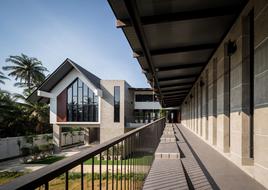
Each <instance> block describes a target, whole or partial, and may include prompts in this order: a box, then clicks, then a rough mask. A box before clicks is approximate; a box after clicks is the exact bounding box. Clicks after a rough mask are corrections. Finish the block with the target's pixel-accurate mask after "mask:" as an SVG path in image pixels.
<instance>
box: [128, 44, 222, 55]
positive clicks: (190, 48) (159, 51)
mask: <svg viewBox="0 0 268 190" xmlns="http://www.w3.org/2000/svg"><path fill="white" fill-rule="evenodd" d="M217 45H218V44H217V43H208V44H196V45H190V46H181V47H174V48H164V49H155V50H151V51H150V54H151V55H152V56H155V55H165V54H171V53H183V52H190V51H199V50H207V49H215V48H216V47H217ZM133 54H135V55H136V58H137V57H142V56H144V53H143V52H141V51H134V53H133Z"/></svg>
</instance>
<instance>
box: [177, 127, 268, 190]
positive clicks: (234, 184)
mask: <svg viewBox="0 0 268 190" xmlns="http://www.w3.org/2000/svg"><path fill="white" fill-rule="evenodd" d="M175 126H176V128H177V129H178V132H180V135H181V136H182V137H183V138H184V140H185V145H183V146H187V147H189V149H190V151H191V153H192V155H193V157H194V159H195V160H196V162H197V163H198V165H199V167H200V168H201V169H202V172H203V174H204V175H205V176H206V178H207V182H209V183H210V185H211V187H212V188H213V189H224V190H225V189H226V190H258V189H265V188H264V187H263V186H262V185H261V184H259V183H258V182H257V181H256V180H254V179H253V178H251V177H250V176H249V175H247V174H246V173H245V172H243V171H242V170H241V169H240V168H238V167H237V166H236V165H235V164H234V163H232V162H231V161H229V160H228V159H226V158H225V157H224V156H223V155H221V154H220V153H218V152H217V151H216V150H215V149H213V148H212V147H210V146H209V145H208V144H206V143H205V142H204V141H203V140H201V139H199V137H197V136H196V135H195V134H193V132H191V131H190V130H189V129H187V128H186V127H184V126H182V125H181V124H176V125H175ZM179 146H180V145H179ZM184 148H185V147H184ZM181 150H182V151H183V148H181ZM186 154H189V153H186ZM186 156H187V155H186ZM188 156H189V155H188ZM181 160H183V158H182V159H181ZM183 165H184V167H185V164H184V163H183ZM186 167H187V166H186ZM199 172H200V171H199ZM204 175H203V178H204ZM193 189H197V188H193Z"/></svg>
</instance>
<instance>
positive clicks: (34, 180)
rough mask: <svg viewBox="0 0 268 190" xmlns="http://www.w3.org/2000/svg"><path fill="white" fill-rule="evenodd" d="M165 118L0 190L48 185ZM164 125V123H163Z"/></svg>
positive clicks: (3, 186) (4, 186)
mask: <svg viewBox="0 0 268 190" xmlns="http://www.w3.org/2000/svg"><path fill="white" fill-rule="evenodd" d="M164 120H165V118H160V119H158V120H156V121H154V122H152V123H149V124H146V125H144V126H142V127H139V128H137V129H134V130H132V131H129V132H127V133H125V134H123V135H120V136H118V137H115V138H113V139H111V140H108V141H106V142H104V143H102V144H99V145H96V146H95V147H92V148H89V149H87V150H83V151H82V152H80V153H78V154H75V155H73V156H70V157H68V158H66V159H63V160H60V161H58V162H56V163H53V164H51V165H48V166H46V167H44V168H41V169H39V170H37V171H34V172H32V173H29V174H26V175H24V176H21V177H19V178H16V179H14V180H13V181H11V182H10V183H7V184H4V185H2V186H0V190H13V189H27V190H29V189H34V188H37V187H39V186H41V185H46V183H48V182H49V181H51V180H53V179H55V178H56V177H57V176H59V175H61V174H63V173H65V172H68V170H70V169H72V168H74V167H76V166H78V165H80V164H82V163H83V162H85V161H86V160H88V159H90V158H92V157H94V156H96V155H98V154H100V153H102V152H103V151H105V150H107V149H109V148H111V147H113V146H114V145H116V144H118V143H120V142H122V141H124V140H126V139H127V138H129V137H131V136H133V135H134V134H136V133H139V132H142V131H143V130H145V129H146V128H148V127H150V126H152V125H154V124H156V123H159V122H161V121H162V122H164ZM163 125H164V123H163Z"/></svg>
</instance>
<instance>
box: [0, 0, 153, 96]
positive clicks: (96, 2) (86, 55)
mask: <svg viewBox="0 0 268 190" xmlns="http://www.w3.org/2000/svg"><path fill="white" fill-rule="evenodd" d="M0 23H1V24H0V66H1V71H2V66H4V65H7V64H9V63H6V62H5V59H6V58H7V57H8V56H9V55H19V54H21V53H24V54H26V55H28V56H31V57H36V58H38V59H39V60H41V61H42V62H43V65H44V66H45V67H47V68H48V70H49V71H50V73H51V72H53V71H54V70H55V69H56V68H57V67H58V66H59V65H60V64H61V63H62V62H63V61H64V60H65V59H66V58H70V59H72V60H73V61H75V62H76V63H78V64H79V65H81V66H82V67H84V68H86V69H87V70H89V71H91V72H92V73H94V74H95V75H97V76H98V77H100V78H102V79H123V80H126V81H127V82H128V83H129V84H130V85H131V86H133V87H148V84H147V82H146V79H145V76H144V75H143V74H142V73H141V68H140V66H139V64H138V62H137V60H136V59H134V58H133V57H132V51H131V48H130V46H129V44H128V42H127V39H126V38H125V36H124V35H123V32H122V31H121V29H117V28H116V27H115V17H114V15H113V12H112V10H111V8H110V6H109V4H108V2H107V1H106V0H1V1H0ZM5 74H7V73H5ZM47 74H48V73H47ZM13 84H14V80H13V79H12V80H11V81H6V85H2V84H0V88H1V89H6V90H9V91H11V92H21V90H19V89H17V88H16V87H13Z"/></svg>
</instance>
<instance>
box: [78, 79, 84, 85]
mask: <svg viewBox="0 0 268 190" xmlns="http://www.w3.org/2000/svg"><path fill="white" fill-rule="evenodd" d="M82 86H83V82H82V81H81V80H80V79H78V87H82Z"/></svg>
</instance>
